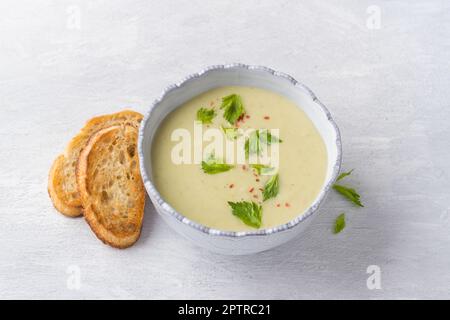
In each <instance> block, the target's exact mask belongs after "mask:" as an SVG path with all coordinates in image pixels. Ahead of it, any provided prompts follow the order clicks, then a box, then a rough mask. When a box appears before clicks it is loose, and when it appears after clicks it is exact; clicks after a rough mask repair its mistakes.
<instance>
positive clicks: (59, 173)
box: [48, 110, 142, 216]
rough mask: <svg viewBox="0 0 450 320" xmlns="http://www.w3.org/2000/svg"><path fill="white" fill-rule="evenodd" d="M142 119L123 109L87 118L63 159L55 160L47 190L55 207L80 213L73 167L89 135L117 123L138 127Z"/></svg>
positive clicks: (70, 212) (62, 210) (63, 211)
mask: <svg viewBox="0 0 450 320" xmlns="http://www.w3.org/2000/svg"><path fill="white" fill-rule="evenodd" d="M141 120H142V115H141V114H140V113H137V112H134V111H131V110H125V111H122V112H118V113H113V114H109V115H104V116H99V117H95V118H92V119H91V120H89V121H88V122H87V123H86V124H85V126H84V127H83V128H82V129H81V130H80V132H79V133H78V134H77V135H76V136H75V137H74V138H73V139H72V140H71V141H70V142H69V144H68V146H67V148H66V150H65V152H64V157H63V158H62V159H60V158H58V159H57V160H55V165H58V167H56V168H55V170H54V177H53V179H51V180H49V186H48V189H49V193H51V194H52V196H51V198H52V201H53V204H54V205H55V207H56V208H57V209H58V210H59V211H60V212H61V213H63V214H65V215H68V216H79V215H81V214H82V209H81V199H80V194H79V192H78V186H77V183H76V177H75V169H76V166H77V162H78V157H79V156H80V152H81V150H82V149H83V148H84V147H85V146H86V144H87V143H88V141H89V139H90V137H91V136H92V135H93V134H94V133H95V132H97V131H99V130H102V129H104V128H108V127H111V126H116V125H121V124H125V125H129V126H132V127H135V128H138V127H139V123H140V121H141Z"/></svg>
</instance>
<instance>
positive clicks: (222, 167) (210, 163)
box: [202, 155, 234, 174]
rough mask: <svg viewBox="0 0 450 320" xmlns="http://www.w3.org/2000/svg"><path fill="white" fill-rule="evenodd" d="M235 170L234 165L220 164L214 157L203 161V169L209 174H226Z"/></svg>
mask: <svg viewBox="0 0 450 320" xmlns="http://www.w3.org/2000/svg"><path fill="white" fill-rule="evenodd" d="M232 168H234V166H233V165H230V164H226V163H223V162H219V161H218V160H217V159H215V158H214V156H213V155H211V156H209V158H208V160H206V161H202V169H203V172H204V173H207V174H217V173H221V172H225V171H228V170H231V169H232Z"/></svg>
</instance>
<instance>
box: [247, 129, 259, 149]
mask: <svg viewBox="0 0 450 320" xmlns="http://www.w3.org/2000/svg"><path fill="white" fill-rule="evenodd" d="M260 151H261V147H260V144H259V131H258V130H255V131H253V132H252V133H250V136H249V137H248V154H254V153H256V154H259V152H260Z"/></svg>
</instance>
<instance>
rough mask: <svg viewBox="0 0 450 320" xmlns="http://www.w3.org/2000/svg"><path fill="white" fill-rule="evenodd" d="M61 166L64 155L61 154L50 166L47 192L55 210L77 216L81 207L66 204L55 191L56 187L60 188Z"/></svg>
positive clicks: (66, 214)
mask: <svg viewBox="0 0 450 320" xmlns="http://www.w3.org/2000/svg"><path fill="white" fill-rule="evenodd" d="M63 168H64V155H62V154H61V155H59V156H58V157H57V158H56V159H55V161H53V165H52V167H51V168H50V172H49V175H48V194H49V196H50V199H52V202H53V205H54V206H55V208H56V210H58V211H59V212H61V213H62V214H64V215H65V216H68V217H78V216H80V215H81V214H82V213H83V208H82V207H81V206H76V207H74V206H70V205H68V204H66V201H63V200H62V199H60V197H59V196H58V194H57V192H56V189H57V188H62V186H61V184H62V183H63V179H64V174H63V173H62V171H63Z"/></svg>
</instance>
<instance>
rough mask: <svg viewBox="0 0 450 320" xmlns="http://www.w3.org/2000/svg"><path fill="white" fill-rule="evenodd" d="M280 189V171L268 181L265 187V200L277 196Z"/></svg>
mask: <svg viewBox="0 0 450 320" xmlns="http://www.w3.org/2000/svg"><path fill="white" fill-rule="evenodd" d="M279 191H280V185H279V181H278V173H277V174H276V175H274V176H272V177H271V178H270V179H269V181H267V183H266V185H265V186H264V189H263V201H266V200H268V199H270V198H275V197H276V196H277V194H278V192H279Z"/></svg>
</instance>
